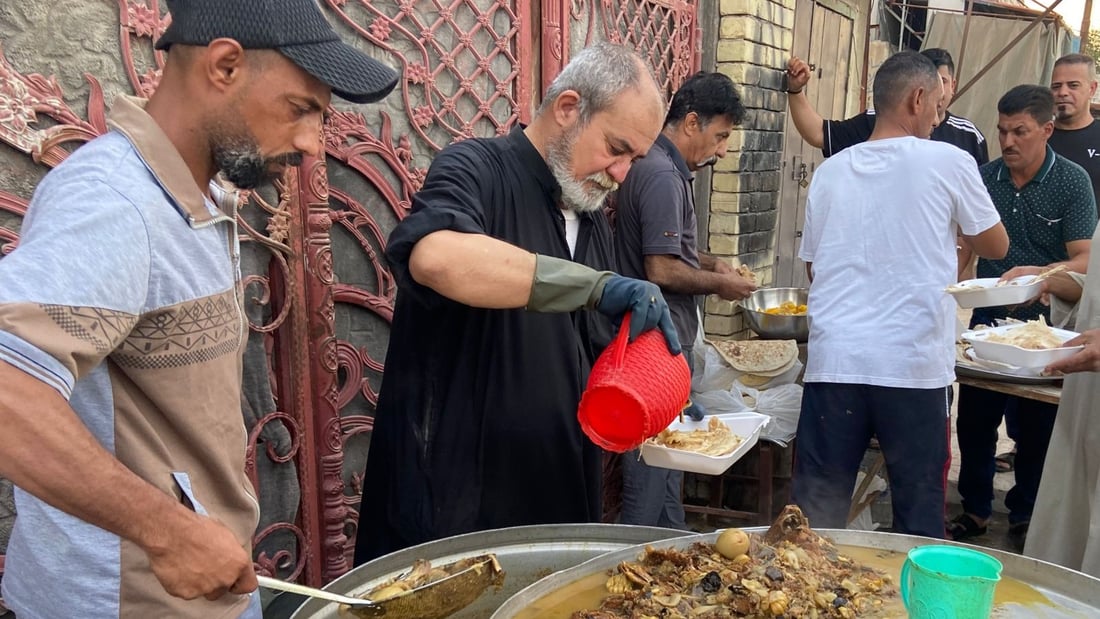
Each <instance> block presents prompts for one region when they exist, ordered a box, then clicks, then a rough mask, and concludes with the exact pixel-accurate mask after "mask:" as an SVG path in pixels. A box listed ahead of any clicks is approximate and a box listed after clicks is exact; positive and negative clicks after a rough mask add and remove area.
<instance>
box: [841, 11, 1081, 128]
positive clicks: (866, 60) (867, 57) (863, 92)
mask: <svg viewBox="0 0 1100 619" xmlns="http://www.w3.org/2000/svg"><path fill="white" fill-rule="evenodd" d="M1089 1H1090V2H1091V1H1092V0H1089ZM874 7H875V0H867V32H865V33H864V37H863V87H862V88H860V89H859V109H860V111H863V110H865V109H867V89H868V88H869V87H870V81H871V79H870V76H869V75H867V72H868V71H870V69H871V11H873V10H874Z"/></svg>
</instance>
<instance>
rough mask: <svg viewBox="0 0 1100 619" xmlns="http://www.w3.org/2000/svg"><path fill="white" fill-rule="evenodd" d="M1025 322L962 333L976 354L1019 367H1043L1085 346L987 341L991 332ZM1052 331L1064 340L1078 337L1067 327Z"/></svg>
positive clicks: (1001, 332) (1009, 329)
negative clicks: (1028, 345)
mask: <svg viewBox="0 0 1100 619" xmlns="http://www.w3.org/2000/svg"><path fill="white" fill-rule="evenodd" d="M1025 324H1026V323H1020V324H1013V325H1004V326H1003V327H993V328H991V329H981V330H978V331H967V332H966V333H963V334H962V337H963V339H964V340H966V341H967V342H970V345H971V346H972V347H973V348H974V354H975V355H976V356H977V357H978V358H980V359H985V360H987V361H996V362H998V363H1006V364H1008V365H1012V366H1016V367H1018V368H1042V367H1045V366H1047V365H1049V364H1051V363H1053V362H1055V361H1058V360H1059V359H1065V358H1066V357H1071V356H1073V355H1074V354H1076V353H1077V352H1078V351H1080V350H1081V349H1083V348H1084V346H1062V347H1060V348H1047V349H1044V350H1030V349H1027V348H1020V347H1019V346H1013V345H1012V344H1002V343H1000V342H989V341H986V338H988V337H989V336H990V334H993V333H997V334H1003V333H1006V332H1008V331H1011V330H1013V329H1019V328H1020V327H1022V326H1024V325H1025ZM1051 331H1053V332H1054V335H1056V336H1057V337H1058V339H1060V340H1062V341H1063V342H1065V341H1067V340H1071V339H1073V338H1075V337H1077V334H1076V333H1074V332H1073V331H1066V330H1065V329H1054V328H1052V329H1051Z"/></svg>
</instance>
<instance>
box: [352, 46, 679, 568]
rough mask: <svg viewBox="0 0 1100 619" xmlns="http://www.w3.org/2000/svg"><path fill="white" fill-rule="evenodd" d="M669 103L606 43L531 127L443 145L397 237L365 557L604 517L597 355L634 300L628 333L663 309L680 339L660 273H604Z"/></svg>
mask: <svg viewBox="0 0 1100 619" xmlns="http://www.w3.org/2000/svg"><path fill="white" fill-rule="evenodd" d="M663 117H664V101H663V98H662V96H661V94H660V91H659V89H658V87H657V85H656V83H655V81H654V80H653V77H652V76H651V74H650V73H649V71H648V69H647V68H646V67H645V65H644V63H643V62H642V61H641V59H639V58H638V57H637V56H636V55H635V54H634V53H633V52H631V51H629V50H627V49H626V48H623V47H620V46H615V45H610V44H606V43H601V44H597V45H595V46H592V47H590V48H588V49H585V50H584V51H582V52H581V53H580V54H578V55H577V56H576V57H575V58H574V59H573V60H572V61H571V62H570V63H569V65H568V66H567V67H566V68H565V69H564V70H563V71H562V73H561V75H559V76H558V78H557V79H556V80H555V81H554V83H553V84H551V86H550V88H549V90H548V91H547V93H546V96H545V98H544V100H543V102H542V105H541V106H540V108H539V110H538V113H537V114H536V117H535V119H534V120H533V121H532V123H531V124H530V126H528V127H526V128H517V129H515V130H514V131H512V132H511V133H510V134H509V135H507V136H504V137H500V138H495V139H471V140H465V141H462V142H459V143H456V144H452V145H450V146H449V147H447V148H445V149H444V150H443V151H442V152H440V154H439V155H438V156H437V157H436V159H435V161H434V162H433V163H432V166H431V169H430V170H429V172H428V177H427V179H425V181H424V186H423V187H422V188H421V190H420V191H419V192H418V193H417V194H416V195H415V196H414V198H413V208H412V212H411V214H410V215H409V216H408V217H406V218H405V219H404V220H403V221H402V222H401V223H400V224H399V225H398V226H397V228H395V229H394V231H393V233H392V234H391V235H390V239H389V246H388V248H387V251H386V255H387V258H388V260H389V263H390V266H391V268H392V269H393V272H394V276H395V277H396V278H397V282H398V285H399V290H400V292H399V293H398V297H397V306H396V309H395V312H394V320H393V328H392V331H391V333H390V343H389V352H388V354H387V356H386V372H385V376H384V377H383V383H382V389H381V393H380V394H379V401H378V408H377V412H376V414H375V423H374V431H373V433H372V437H371V444H370V454H369V456H368V459H367V467H366V474H365V479H364V488H363V501H362V504H361V506H360V512H359V527H358V540H357V543H356V552H355V563H356V564H360V563H363V562H364V561H368V560H370V559H372V558H375V557H378V556H380V555H383V554H386V553H389V552H392V551H395V550H399V549H401V548H405V547H408V546H412V545H415V544H420V543H423V542H427V541H430V540H434V539H439V538H442V537H448V536H451V535H457V534H460V533H467V532H470V531H478V530H484V529H494V528H500V527H508V526H517V525H530V524H541V523H560V522H594V521H598V520H599V519H600V515H601V514H600V471H601V458H602V456H601V452H600V449H599V448H598V447H597V446H596V445H594V444H593V443H592V442H590V441H589V440H588V438H587V437H586V436H585V435H584V434H583V433H582V431H581V428H580V426H579V424H578V422H577V404H578V403H579V401H580V396H581V392H582V391H583V390H584V387H585V383H586V381H587V379H588V372H589V369H590V368H591V366H592V363H593V362H594V361H595V358H596V356H597V354H598V353H599V352H600V351H601V350H602V348H603V346H604V345H606V344H607V342H608V341H610V337H611V335H612V333H611V329H612V328H613V327H614V326H615V325H617V324H618V321H619V320H620V319H621V317H622V315H623V313H624V312H625V311H627V310H630V311H631V317H632V318H631V325H630V327H631V336H632V337H636V336H637V335H638V334H639V333H640V332H641V331H643V330H645V329H649V328H654V327H655V326H659V327H660V328H661V330H662V332H663V333H664V335H665V338H666V340H667V341H668V344H669V350H670V351H672V352H673V353H674V354H678V353H679V351H680V345H679V342H678V340H677V338H676V332H675V328H674V327H673V325H672V321H671V318H670V317H669V313H668V306H667V305H666V304H665V301H664V299H663V297H662V296H661V293H660V291H659V289H658V288H657V287H656V286H655V285H653V284H651V283H649V282H644V281H640V280H636V279H630V278H625V277H621V276H618V275H614V274H612V273H610V272H609V271H610V269H611V268H612V267H613V264H614V262H613V246H612V241H611V233H610V229H609V227H608V223H607V220H606V218H605V217H604V215H603V213H602V212H601V210H600V207H601V206H602V204H603V201H604V199H605V198H606V196H607V194H608V193H609V192H610V191H612V190H614V189H615V188H616V187H617V185H618V183H619V182H620V181H622V179H623V178H624V177H625V176H626V173H627V170H628V169H629V168H630V164H631V163H632V162H633V160H635V159H637V158H640V157H642V156H643V155H644V154H645V153H646V151H647V150H648V149H649V147H650V145H651V144H652V143H653V141H654V139H655V138H656V137H657V134H658V133H659V132H660V129H661V122H662V120H663ZM583 309H595V310H597V311H598V312H599V313H595V312H591V313H590V312H584V311H577V310H583ZM608 318H610V319H611V320H612V321H615V322H614V323H609V322H608Z"/></svg>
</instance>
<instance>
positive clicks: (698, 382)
mask: <svg viewBox="0 0 1100 619" xmlns="http://www.w3.org/2000/svg"><path fill="white" fill-rule="evenodd" d="M701 324H702V321H700V325H701ZM692 354H694V355H695V360H694V361H695V371H694V372H692V376H691V401H692V402H693V403H695V404H698V405H699V406H701V407H702V408H703V410H705V411H706V413H707V414H708V415H722V414H725V413H740V412H743V411H747V410H752V409H750V408H749V407H748V406H747V405H746V404H745V401H744V400H743V399H742V398H741V392H739V391H738V390H737V389H736V386H735V385H734V381H735V380H736V379H737V374H738V373H737V372H736V371H734V370H733V368H731V367H730V366H728V365H726V363H725V362H724V361H722V357H721V356H720V355H719V354H718V351H717V350H715V348H714V346H711V345H710V344H708V343H707V342H706V341H705V340H704V339H703V330H702V328H700V329H699V331H697V332H696V336H695V347H694V349H693V350H692Z"/></svg>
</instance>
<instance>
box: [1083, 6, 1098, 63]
mask: <svg viewBox="0 0 1100 619" xmlns="http://www.w3.org/2000/svg"><path fill="white" fill-rule="evenodd" d="M1091 22H1092V0H1085V14H1084V15H1082V16H1081V53H1082V54H1083V53H1085V47H1087V46H1088V43H1089V27H1090V26H1091ZM1091 51H1096V50H1091Z"/></svg>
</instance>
